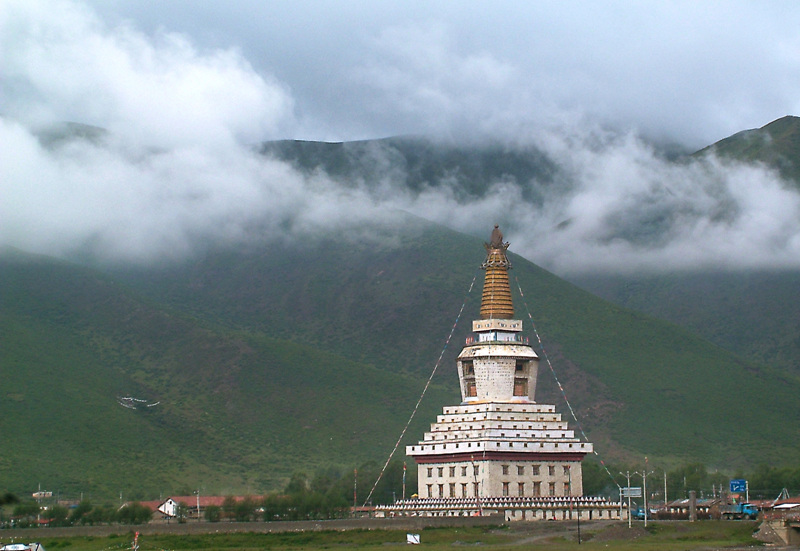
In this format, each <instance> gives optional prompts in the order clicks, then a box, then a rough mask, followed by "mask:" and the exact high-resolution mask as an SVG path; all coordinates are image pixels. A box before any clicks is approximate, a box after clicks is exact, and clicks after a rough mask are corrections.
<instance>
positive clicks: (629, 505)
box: [619, 471, 631, 528]
mask: <svg viewBox="0 0 800 551" xmlns="http://www.w3.org/2000/svg"><path fill="white" fill-rule="evenodd" d="M619 474H621V475H622V476H624V477H625V479H626V480H627V481H628V487H627V488H625V490H626V493H627V494H628V528H630V527H631V472H630V471H625V472H624V473H619ZM620 497H622V492H620ZM620 501H622V500H620Z"/></svg>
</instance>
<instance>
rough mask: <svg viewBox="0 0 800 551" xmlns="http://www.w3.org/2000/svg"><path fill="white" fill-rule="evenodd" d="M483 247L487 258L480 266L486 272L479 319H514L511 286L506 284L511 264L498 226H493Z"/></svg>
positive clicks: (506, 245) (506, 244) (506, 246)
mask: <svg viewBox="0 0 800 551" xmlns="http://www.w3.org/2000/svg"><path fill="white" fill-rule="evenodd" d="M485 245H486V252H487V256H486V260H485V261H484V262H483V264H482V265H481V268H483V269H484V270H486V276H485V278H484V280H483V297H482V298H481V318H482V319H511V318H513V317H514V305H513V303H512V302H511V285H510V284H509V282H508V270H509V269H510V268H511V262H509V260H508V257H507V256H506V249H508V243H503V234H502V233H501V232H500V228H499V227H498V226H496V225H495V227H494V230H493V231H492V238H491V241H490V242H489V243H486V244H485Z"/></svg>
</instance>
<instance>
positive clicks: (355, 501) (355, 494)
mask: <svg viewBox="0 0 800 551" xmlns="http://www.w3.org/2000/svg"><path fill="white" fill-rule="evenodd" d="M357 506H358V469H353V516H354V517H355V516H356V507H357Z"/></svg>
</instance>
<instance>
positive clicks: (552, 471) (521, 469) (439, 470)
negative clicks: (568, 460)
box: [428, 465, 569, 478]
mask: <svg viewBox="0 0 800 551" xmlns="http://www.w3.org/2000/svg"><path fill="white" fill-rule="evenodd" d="M500 467H501V469H502V471H503V474H505V475H507V474H508V473H509V469H510V468H511V466H510V465H501V466H500ZM516 467H517V475H518V476H525V465H517V466H516ZM530 467H531V475H532V476H538V475H539V474H541V473H540V466H539V465H531V466H530ZM434 468H435V469H436V475H437V476H438V477H440V478H441V477H443V476H444V467H428V478H433V469H434ZM561 468H562V469H563V473H564V475H569V467H568V466H567V465H563V466H562V467H561ZM449 469H450V478H453V477H455V476H456V467H455V466H451V467H449ZM479 472H480V467H479V466H478V465H473V466H472V474H473V475H474V476H478V473H479ZM547 474H548V475H549V476H555V475H556V466H555V465H548V466H547ZM461 476H467V466H466V465H463V466H462V467H461Z"/></svg>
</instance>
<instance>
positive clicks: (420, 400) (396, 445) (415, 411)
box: [363, 272, 478, 507]
mask: <svg viewBox="0 0 800 551" xmlns="http://www.w3.org/2000/svg"><path fill="white" fill-rule="evenodd" d="M477 278H478V272H475V275H474V276H472V282H471V283H470V284H469V289H468V290H467V295H466V296H465V297H464V302H463V303H461V309H460V310H459V311H458V315H457V316H456V321H455V322H454V323H453V327H451V328H450V334H449V335H447V340H446V341H445V343H444V347H443V348H442V351H441V352H440V353H439V359H438V360H436V364H434V366H433V370H432V371H431V374H430V377H428V381H427V382H426V383H425V387H424V388H423V389H422V394H420V396H419V399H418V400H417V404H416V405H415V406H414V409H413V410H412V412H411V415H410V416H409V418H408V421H407V422H406V426H405V427H403V430H402V432H401V433H400V437H399V438H398V439H397V442H395V444H394V448H392V451H391V453H389V457H387V458H386V463H384V464H383V468H382V469H381V472H380V474H378V479H377V480H376V481H375V484H373V485H372V489H371V490H370V491H369V495H368V496H367V499H365V500H364V505H363V507H366V506H367V503H369V500H370V499H371V498H372V494H373V493H374V492H375V488H377V487H378V483H379V482H380V481H381V478H383V474H384V473H385V472H386V468H387V467H388V466H389V462H390V461H391V460H392V457H393V456H394V454H395V452H396V451H397V448H398V447H399V446H400V442H401V441H402V440H403V437H404V436H405V435H406V431H407V430H408V427H409V425H411V421H412V419H414V416H415V415H416V414H417V410H418V409H419V405H420V404H421V403H422V399H423V398H424V397H425V393H426V392H427V391H428V387H429V386H431V381H432V380H433V376H434V375H435V374H436V370H437V369H439V364H441V363H442V358H443V357H444V353H445V351H446V350H447V345H449V344H450V339H452V338H453V333H455V331H456V327H457V326H458V321H459V320H460V319H461V314H462V313H463V312H464V307H465V306H466V305H467V300H469V295H470V293H472V288H473V287H474V286H475V280H476V279H477Z"/></svg>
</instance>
